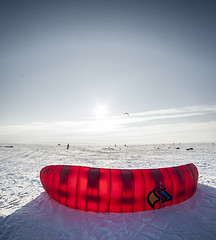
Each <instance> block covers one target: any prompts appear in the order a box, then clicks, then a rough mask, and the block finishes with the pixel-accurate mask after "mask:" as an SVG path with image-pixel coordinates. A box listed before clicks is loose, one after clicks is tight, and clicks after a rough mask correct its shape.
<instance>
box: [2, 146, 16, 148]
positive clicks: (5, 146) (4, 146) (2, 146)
mask: <svg viewBox="0 0 216 240" xmlns="http://www.w3.org/2000/svg"><path fill="white" fill-rule="evenodd" d="M0 147H5V148H12V147H13V146H0Z"/></svg>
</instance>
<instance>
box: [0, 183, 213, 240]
mask: <svg viewBox="0 0 216 240" xmlns="http://www.w3.org/2000/svg"><path fill="white" fill-rule="evenodd" d="M0 239H1V240H3V239H4V240H6V239H13V240H14V239H22V240H25V239H31V240H34V239H37V240H40V239H46V240H49V239H52V240H55V239H56V240H57V239H58V240H59V239H62V240H63V239H136V240H137V239H190V240H193V239H196V240H197V239H208V240H211V239H212V240H213V239H216V188H212V187H209V186H206V185H203V184H198V188H197V192H196V194H195V195H194V196H193V197H192V198H190V199H188V200H187V201H185V202H183V203H180V204H177V205H174V206H170V207H167V208H162V209H159V210H154V211H146V212H136V213H105V214H103V213H93V212H85V211H80V210H74V209H70V208H67V207H65V206H63V205H61V204H59V203H57V202H55V201H54V200H53V199H51V198H50V197H49V196H48V195H47V194H46V193H45V192H44V193H42V194H41V195H40V196H38V197H37V198H36V199H34V200H33V201H31V202H29V203H28V204H26V205H25V206H24V207H22V208H21V209H19V210H17V211H15V212H14V213H12V214H11V215H9V216H7V217H5V218H1V219H0Z"/></svg>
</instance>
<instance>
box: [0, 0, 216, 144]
mask: <svg viewBox="0 0 216 240" xmlns="http://www.w3.org/2000/svg"><path fill="white" fill-rule="evenodd" d="M215 13H216V2H215V1H214V0H212V1H211V0H205V1H204V0H203V1H197V0H196V1H192V0H191V1H173V0H172V1H171V0H170V1H159V0H158V1H145V0H142V1H136V0H133V1H117V0H115V1H110V0H109V1H69V0H68V1H64V0H62V1H53V0H52V1H51V0H50V1H49V0H48V1H46V0H43V1H42V0H41V1H32V0H26V1H24V0H19V1H16V0H14V1H12V0H1V1H0V142H2V143H4V142H5V143H7V142H11V143H16V142H17V143H19V142H26V143H30V142H31V143H34V142H35V143H36V142H47V143H48V142H50V143H52V142H54V143H55V142H70V143H105V144H106V143H109V144H115V143H122V144H123V143H130V144H133V143H136V144H137V143H159V142H160V143H165V142H175V141H178V142H190V141H216V107H215V106H216V93H215V92H216V80H215V76H216V67H215V66H216V47H215V43H216V30H215V29H216V28H215V24H216V14H215ZM125 112H128V113H129V116H128V115H124V113H125Z"/></svg>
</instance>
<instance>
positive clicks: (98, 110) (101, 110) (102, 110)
mask: <svg viewBox="0 0 216 240" xmlns="http://www.w3.org/2000/svg"><path fill="white" fill-rule="evenodd" d="M94 114H95V117H96V118H97V119H104V118H106V117H107V116H108V114H109V110H108V106H107V104H101V103H98V104H97V105H96V107H95V109H94Z"/></svg>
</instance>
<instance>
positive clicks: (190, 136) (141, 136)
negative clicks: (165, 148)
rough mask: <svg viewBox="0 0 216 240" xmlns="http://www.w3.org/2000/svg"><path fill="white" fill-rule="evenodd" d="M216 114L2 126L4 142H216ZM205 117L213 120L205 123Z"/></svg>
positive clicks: (163, 113)
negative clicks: (202, 117)
mask: <svg viewBox="0 0 216 240" xmlns="http://www.w3.org/2000/svg"><path fill="white" fill-rule="evenodd" d="M215 113H216V106H215V105H212V106H191V107H185V108H171V109H159V110H156V111H147V112H141V113H130V115H129V117H128V116H124V115H123V114H122V115H120V116H110V117H107V118H106V119H93V118H92V119H87V120H81V121H60V122H49V123H48V122H47V123H45V122H34V123H30V124H27V125H8V126H0V141H1V142H7V143H9V142H10V143H20V142H23V143H43V142H46V143H54V142H56V143H57V142H72V143H98V144H100V143H113V142H116V143H119V142H122V143H123V142H129V143H130V144H133V143H134V144H137V143H140V144H142V143H143V144H144V143H159V142H161V143H165V142H187V141H189V142H191V141H192V142H197V141H215V140H216V139H215V138H216V136H215V132H216V121H214V120H215V118H214V117H213V118H212V116H211V115H212V114H213V115H214V114H215ZM201 116H210V117H209V119H208V120H205V121H204V120H202V119H200V117H201ZM192 117H193V118H192ZM191 118H192V119H193V121H192V120H191ZM189 119H190V121H189ZM174 120H175V121H174Z"/></svg>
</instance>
